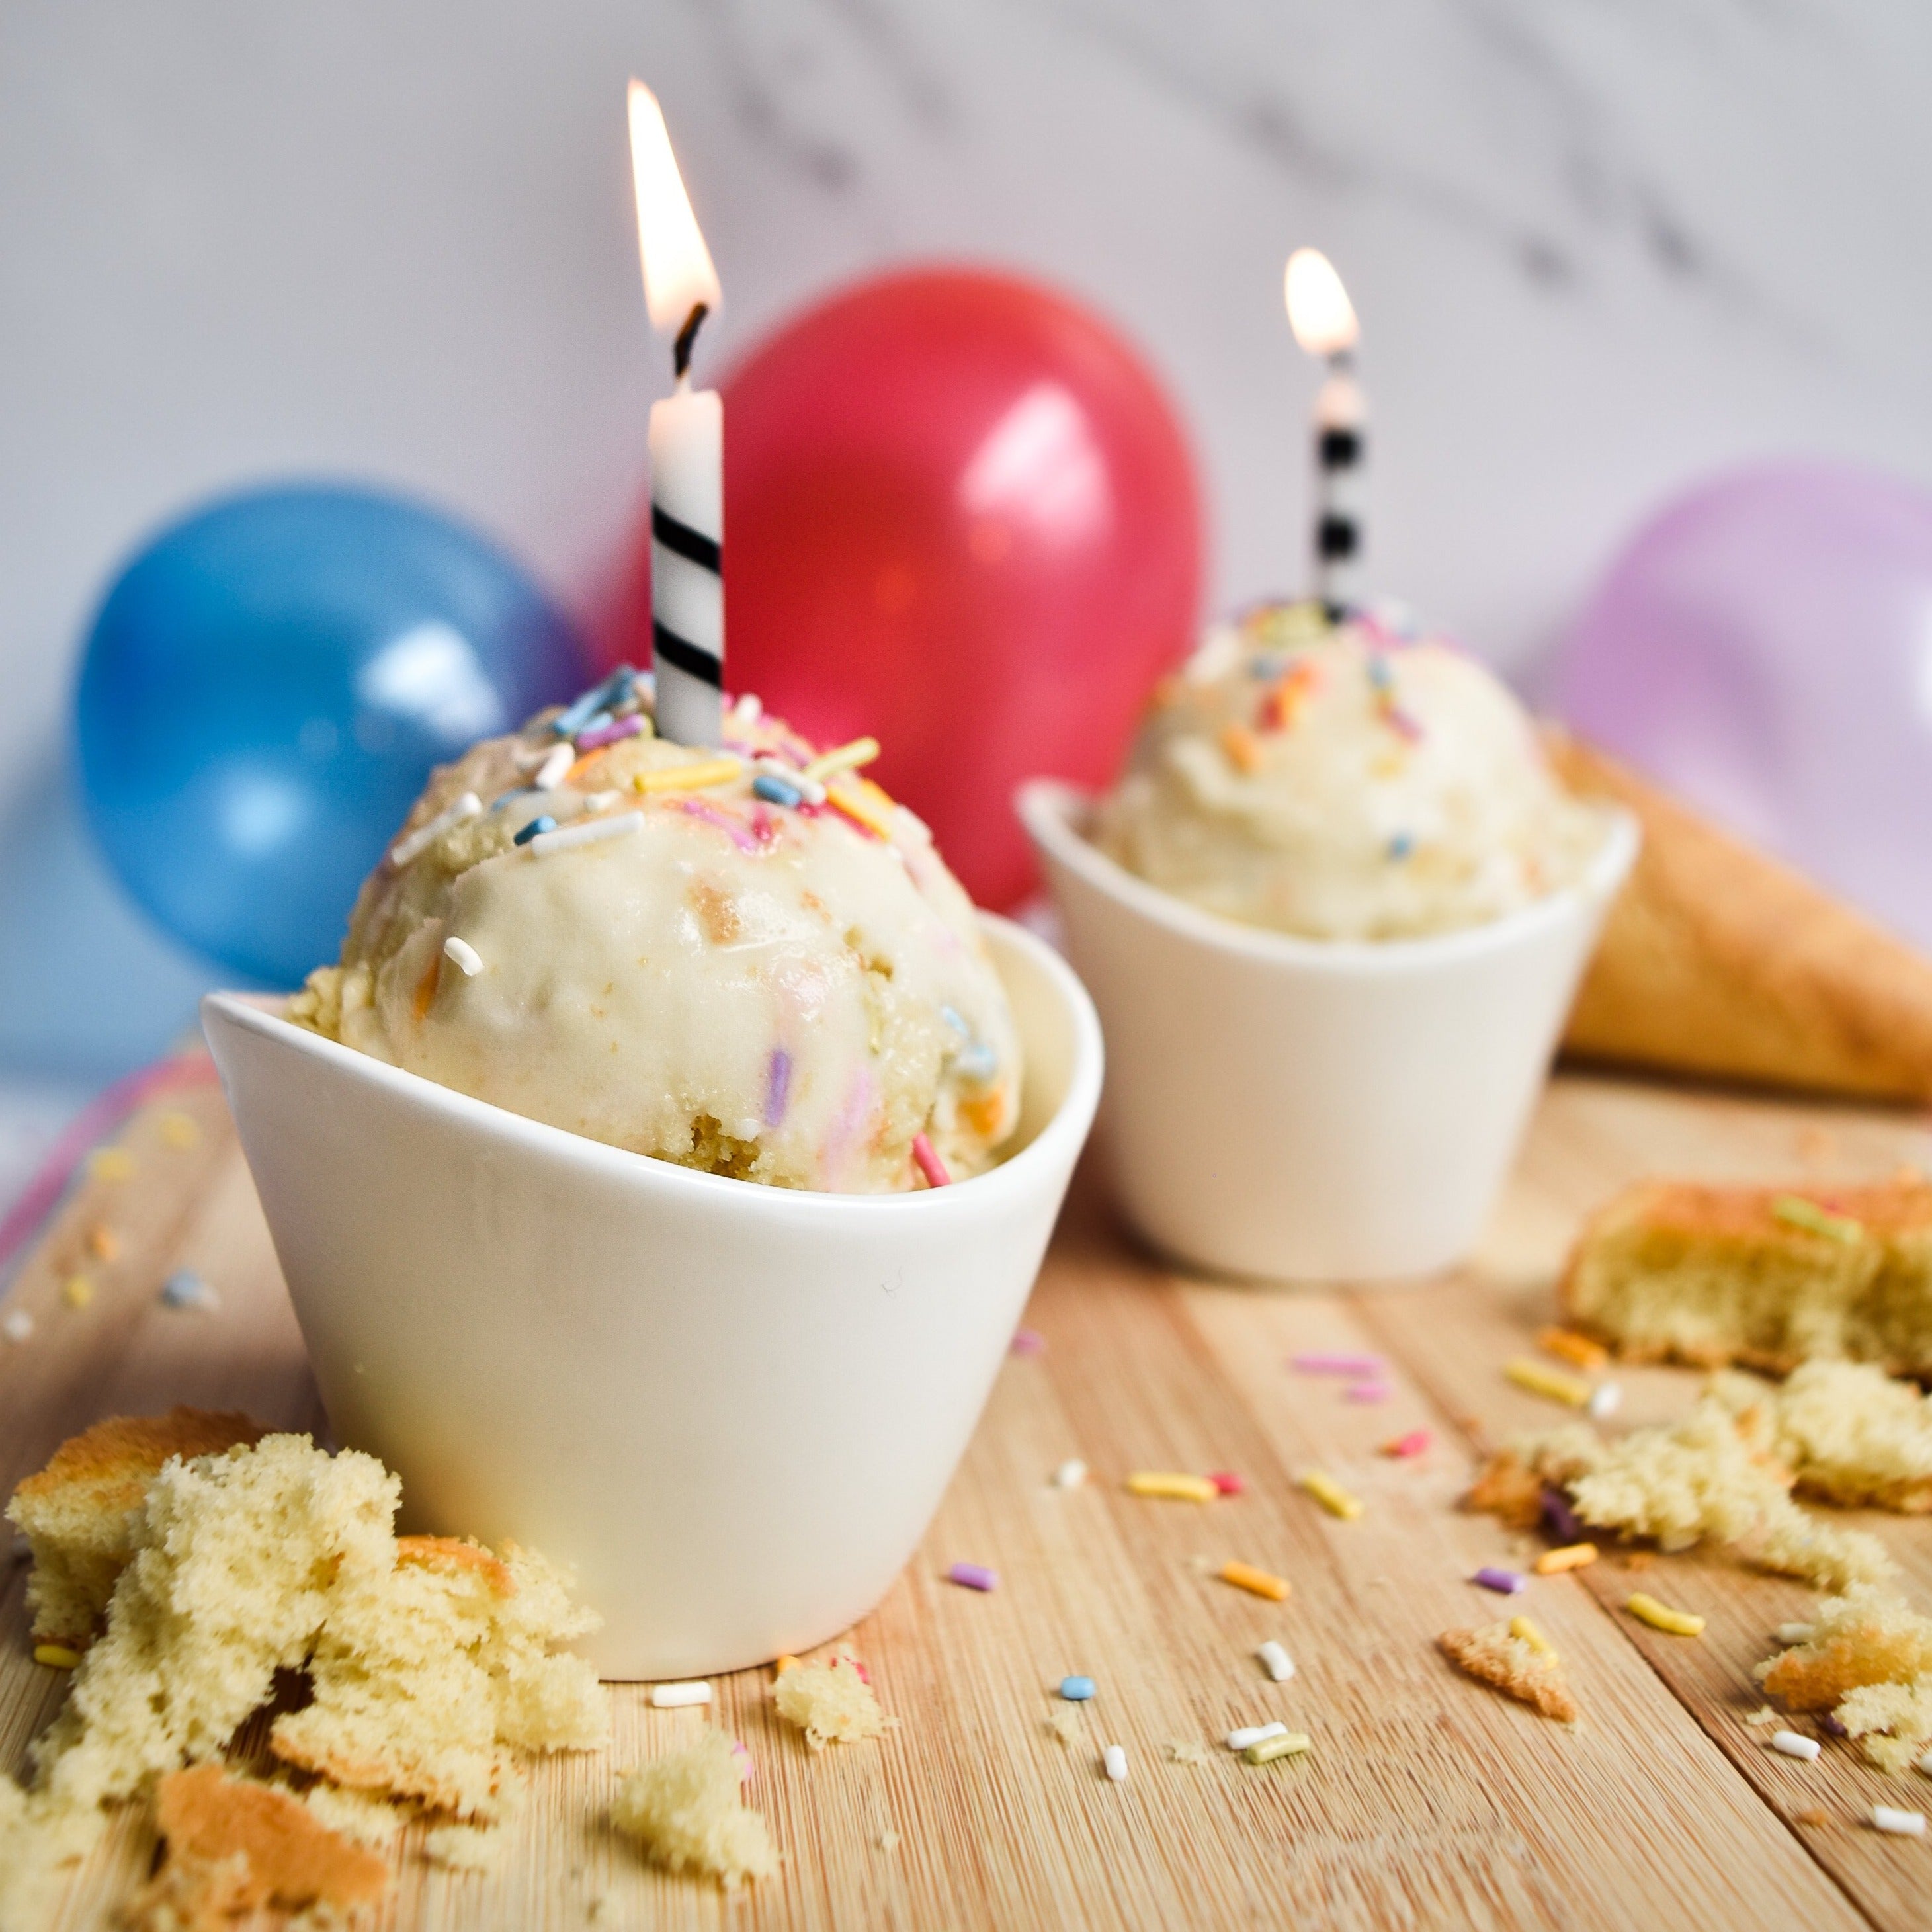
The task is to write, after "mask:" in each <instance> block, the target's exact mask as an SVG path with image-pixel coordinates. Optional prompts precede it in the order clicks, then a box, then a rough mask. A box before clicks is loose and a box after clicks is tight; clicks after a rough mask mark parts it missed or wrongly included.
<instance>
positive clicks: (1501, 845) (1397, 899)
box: [1096, 604, 1607, 940]
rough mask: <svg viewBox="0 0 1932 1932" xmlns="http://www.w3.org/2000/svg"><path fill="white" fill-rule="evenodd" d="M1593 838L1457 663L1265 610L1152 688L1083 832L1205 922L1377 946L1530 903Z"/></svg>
mask: <svg viewBox="0 0 1932 1932" xmlns="http://www.w3.org/2000/svg"><path fill="white" fill-rule="evenodd" d="M1606 829H1607V818H1606V816H1605V814H1604V813H1603V812H1602V811H1601V809H1600V808H1598V807H1596V806H1594V805H1588V804H1586V803H1584V802H1582V801H1581V800H1580V799H1576V798H1574V797H1572V796H1571V795H1570V794H1569V793H1568V792H1567V791H1565V790H1564V788H1563V787H1562V784H1560V783H1559V781H1557V779H1556V777H1555V776H1554V775H1553V773H1552V772H1551V770H1550V767H1549V766H1548V764H1547V763H1546V761H1545V760H1544V755H1543V752H1542V750H1541V746H1540V745H1539V744H1538V739H1537V736H1536V731H1535V726H1534V725H1533V724H1532V723H1531V721H1530V719H1529V715H1528V714H1527V713H1526V712H1525V711H1524V710H1523V707H1522V706H1521V705H1520V704H1519V703H1517V700H1516V699H1515V698H1514V697H1512V696H1511V694H1510V693H1509V692H1508V691H1507V690H1505V688H1504V687H1503V685H1502V683H1501V682H1499V680H1498V679H1496V677H1494V676H1492V675H1491V673H1490V672H1489V671H1487V670H1485V669H1484V667H1482V666H1481V664H1478V663H1477V662H1476V661H1475V659H1474V658H1471V657H1469V656H1468V655H1465V654H1464V653H1463V652H1461V651H1460V650H1458V649H1456V648H1454V646H1451V645H1450V644H1448V643H1445V642H1442V640H1439V639H1435V638H1431V637H1404V636H1401V635H1398V634H1397V633H1396V632H1395V631H1393V630H1392V629H1391V628H1388V626H1386V625H1384V624H1382V623H1381V622H1377V621H1376V619H1373V618H1372V617H1368V616H1357V617H1352V618H1350V619H1349V620H1347V621H1346V622H1341V623H1339V624H1338V623H1331V622H1330V621H1329V619H1328V617H1327V616H1325V615H1324V613H1323V612H1322V608H1321V607H1320V606H1319V605H1317V604H1267V605H1263V606H1261V607H1259V608H1257V609H1256V610H1253V611H1251V612H1250V613H1247V615H1246V616H1243V617H1242V618H1241V619H1238V620H1237V621H1235V622H1232V623H1229V624H1226V625H1220V626H1217V628H1214V629H1213V630H1212V631H1210V632H1209V634H1208V637H1207V638H1206V640H1205V642H1204V643H1202V646H1201V648H1200V649H1199V650H1198V651H1197V652H1196V653H1195V655H1194V656H1193V658H1191V659H1190V661H1188V663H1187V664H1186V665H1185V666H1184V667H1183V668H1182V670H1181V671H1180V672H1179V673H1178V674H1177V675H1175V676H1173V677H1172V678H1170V679H1167V680H1166V682H1165V683H1164V684H1163V685H1162V687H1161V688H1160V690H1159V691H1157V694H1156V695H1155V699H1154V704H1153V706H1151V709H1150V710H1149V712H1148V716H1147V718H1146V720H1145V722H1144V723H1143V724H1142V727H1141V731H1140V734H1139V738H1138V739H1137V741H1136V744H1135V746H1134V749H1133V754H1132V756H1131V757H1130V760H1129V763H1128V767H1127V772H1126V775H1124V777H1123V778H1122V779H1121V783H1120V785H1119V787H1118V789H1117V790H1116V791H1115V793H1114V794H1113V796H1112V797H1111V798H1109V799H1107V800H1106V802H1105V803H1104V804H1103V805H1102V806H1101V808H1100V813H1099V817H1098V820H1097V826H1096V833H1097V839H1098V842H1099V843H1100V846H1101V847H1102V848H1103V850H1106V852H1107V853H1109V855H1110V856H1112V857H1113V858H1115V859H1117V860H1118V862H1120V863H1121V865H1124V866H1125V867H1126V868H1127V869H1128V870H1129V871H1132V872H1134V873H1136V874H1139V876H1140V877H1142V878H1144V879H1145V880H1148V883H1151V884H1152V885H1155V886H1160V888H1161V889H1163V891H1166V892H1172V893H1173V894H1175V896H1176V897H1178V898H1183V899H1186V900H1188V901H1190V902H1191V903H1193V904H1196V905H1198V906H1200V907H1203V908H1204V909H1205V910H1208V911H1209V912H1214V913H1220V915H1221V916H1223V917H1224V918H1227V919H1236V920H1238V921H1240V922H1241V923H1243V924H1244V925H1247V926H1265V927H1269V928H1271V929H1274V930H1275V931H1277V932H1289V933H1295V934H1299V935H1303V936H1304V937H1307V938H1313V939H1342V940H1347V939H1354V940H1378V939H1400V938H1415V937H1418V936H1421V935H1424V934H1429V933H1436V932H1448V931H1450V930H1452V929H1455V928H1457V927H1460V926H1476V925H1480V924H1481V923H1483V922H1485V921H1487V920H1489V919H1496V918H1499V917H1500V916H1502V915H1503V914H1505V913H1510V912H1514V911H1515V910H1517V909H1518V908H1520V907H1523V906H1526V905H1528V904H1531V903H1532V901H1535V900H1536V899H1538V898H1541V897H1543V896H1544V895H1545V894H1547V893H1548V892H1553V891H1554V890H1556V889H1558V888H1559V887H1561V886H1564V885H1566V884H1568V883H1571V882H1572V881H1573V880H1575V879H1576V878H1577V877H1578V876H1579V875H1580V874H1581V873H1582V872H1583V871H1584V870H1585V869H1586V868H1587V866H1588V865H1589V861H1590V860H1591V859H1592V857H1593V856H1595V853H1597V851H1598V849H1599V848H1600V847H1601V844H1602V842H1603V840H1604V835H1605V832H1606Z"/></svg>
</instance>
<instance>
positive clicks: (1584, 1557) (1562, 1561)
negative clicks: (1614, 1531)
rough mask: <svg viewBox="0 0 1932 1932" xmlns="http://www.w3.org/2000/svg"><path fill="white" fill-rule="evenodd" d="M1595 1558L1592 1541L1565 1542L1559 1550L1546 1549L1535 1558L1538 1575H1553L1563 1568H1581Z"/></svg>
mask: <svg viewBox="0 0 1932 1932" xmlns="http://www.w3.org/2000/svg"><path fill="white" fill-rule="evenodd" d="M1596 1560H1597V1546H1596V1545H1595V1544H1594V1543H1569V1544H1565V1545H1564V1547H1562V1549H1561V1550H1545V1551H1544V1553H1543V1554H1542V1555H1541V1556H1539V1557H1538V1559H1536V1565H1535V1568H1536V1574H1538V1576H1539V1577H1555V1576H1557V1575H1559V1574H1561V1573H1562V1571H1565V1570H1581V1569H1583V1568H1585V1567H1586V1565H1589V1564H1592V1563H1594V1562H1596Z"/></svg>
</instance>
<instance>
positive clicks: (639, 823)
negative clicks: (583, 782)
mask: <svg viewBox="0 0 1932 1932" xmlns="http://www.w3.org/2000/svg"><path fill="white" fill-rule="evenodd" d="M530 823H531V824H535V823H536V820H534V819H532V820H531V821H530ZM643 828H644V814H643V813H642V812H641V811H620V812H619V813H617V814H616V815H615V816H614V817H610V818H585V819H580V820H578V821H577V823H576V824H574V825H566V826H565V827H564V828H563V829H562V831H561V832H559V831H558V830H557V829H556V825H555V824H554V823H546V824H544V825H543V826H541V827H540V828H539V829H538V832H537V835H536V836H535V838H532V840H531V841H530V850H532V852H534V853H535V854H536V855H537V856H538V858H539V859H547V858H549V857H550V856H552V855H553V853H558V852H568V851H571V850H574V848H575V847H577V846H579V845H598V844H602V842H603V841H604V840H605V839H607V838H624V837H625V836H627V835H628V834H629V833H631V832H641V831H642V830H643ZM528 830H529V826H528V825H526V826H524V827H523V831H524V832H527V831H528ZM522 838H523V832H518V833H517V839H518V841H521V840H522Z"/></svg>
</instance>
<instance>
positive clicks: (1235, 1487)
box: [1208, 1469, 1248, 1496]
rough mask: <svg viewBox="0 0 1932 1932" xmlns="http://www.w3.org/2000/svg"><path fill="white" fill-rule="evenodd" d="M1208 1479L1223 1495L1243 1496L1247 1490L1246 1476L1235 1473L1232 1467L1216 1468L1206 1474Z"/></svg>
mask: <svg viewBox="0 0 1932 1932" xmlns="http://www.w3.org/2000/svg"><path fill="white" fill-rule="evenodd" d="M1208 1481H1210V1482H1211V1483H1212V1484H1214V1487H1215V1488H1217V1490H1220V1492H1221V1493H1222V1495H1223V1496H1244V1495H1245V1494H1246V1493H1247V1487H1248V1484H1247V1478H1246V1477H1244V1476H1238V1475H1235V1472H1233V1470H1232V1469H1216V1470H1214V1472H1212V1473H1211V1475H1209V1476H1208Z"/></svg>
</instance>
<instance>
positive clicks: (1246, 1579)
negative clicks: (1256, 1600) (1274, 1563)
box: [1221, 1563, 1289, 1604]
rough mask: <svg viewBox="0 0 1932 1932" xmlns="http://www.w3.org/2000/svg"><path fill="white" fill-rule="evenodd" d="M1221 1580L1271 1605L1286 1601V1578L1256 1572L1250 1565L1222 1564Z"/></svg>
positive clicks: (1262, 1571)
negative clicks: (1266, 1599) (1267, 1601)
mask: <svg viewBox="0 0 1932 1932" xmlns="http://www.w3.org/2000/svg"><path fill="white" fill-rule="evenodd" d="M1221 1580H1222V1582H1223V1583H1232V1584H1233V1585H1234V1586H1235V1589H1238V1590H1248V1591H1251V1592H1253V1594H1254V1595H1256V1596H1257V1597H1266V1598H1268V1600H1269V1601H1270V1602H1271V1603H1277V1604H1285V1603H1286V1602H1287V1601H1288V1593H1289V1582H1288V1580H1287V1578H1286V1577H1271V1576H1270V1575H1269V1574H1268V1572H1267V1571H1265V1570H1257V1569H1256V1568H1255V1567H1254V1565H1253V1564H1252V1563H1224V1564H1223V1565H1222V1566H1221Z"/></svg>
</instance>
